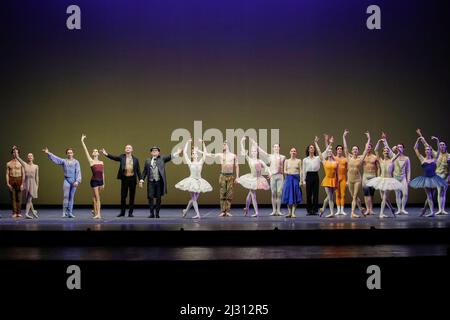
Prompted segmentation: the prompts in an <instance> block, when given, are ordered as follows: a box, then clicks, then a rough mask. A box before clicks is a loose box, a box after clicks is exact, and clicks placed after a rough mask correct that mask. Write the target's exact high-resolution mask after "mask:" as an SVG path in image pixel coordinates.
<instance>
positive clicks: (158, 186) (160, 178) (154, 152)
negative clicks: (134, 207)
mask: <svg viewBox="0 0 450 320" xmlns="http://www.w3.org/2000/svg"><path fill="white" fill-rule="evenodd" d="M160 153H161V149H160V148H159V147H157V146H154V147H151V148H150V155H151V157H150V158H148V159H147V160H146V161H145V165H144V171H143V172H142V178H141V180H140V181H139V186H140V187H142V186H143V184H144V180H145V178H148V180H147V197H148V205H149V208H150V216H149V218H155V217H156V218H159V210H160V208H161V197H162V196H163V195H165V194H166V193H167V178H166V168H165V165H166V162H168V161H170V160H172V157H176V156H178V155H179V154H180V153H181V149H178V151H177V152H176V153H174V154H171V155H168V156H161V155H160ZM155 199H156V206H155V203H154V200H155ZM155 210H156V212H155Z"/></svg>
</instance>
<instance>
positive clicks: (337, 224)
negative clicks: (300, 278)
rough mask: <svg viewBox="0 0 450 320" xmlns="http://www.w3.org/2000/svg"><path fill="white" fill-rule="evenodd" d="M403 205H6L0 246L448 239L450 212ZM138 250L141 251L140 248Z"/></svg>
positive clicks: (309, 243) (419, 241) (416, 242)
mask: <svg viewBox="0 0 450 320" xmlns="http://www.w3.org/2000/svg"><path fill="white" fill-rule="evenodd" d="M408 210H409V215H408V216H406V215H401V216H397V217H396V218H394V217H393V216H392V214H391V213H389V214H390V216H391V217H390V218H384V219H380V218H378V215H377V214H375V215H371V216H368V217H365V218H364V217H361V218H359V219H352V218H350V216H349V215H347V216H339V217H335V218H319V217H318V216H306V215H305V214H306V212H305V209H299V210H298V211H297V218H295V219H288V218H285V217H273V216H270V215H269V214H270V212H271V210H270V209H269V208H262V209H260V216H259V217H257V218H255V217H251V216H247V217H244V216H243V214H242V209H240V208H235V209H234V210H232V214H233V216H232V217H226V218H224V217H218V213H219V212H218V210H217V209H216V208H201V210H200V212H201V215H202V218H201V219H192V218H190V217H192V215H193V212H192V211H191V212H190V213H189V214H188V216H187V217H186V218H182V217H181V209H179V208H165V209H162V210H161V212H160V216H161V218H159V219H156V218H154V219H151V218H148V210H146V209H143V208H140V209H136V210H135V212H134V217H133V218H129V217H121V218H118V217H117V214H118V210H117V209H104V210H103V211H102V216H103V218H102V219H101V220H94V219H92V215H91V212H90V209H77V210H75V212H74V213H75V216H76V217H75V218H73V219H69V218H62V217H61V210H59V209H42V210H39V211H38V214H39V219H23V218H22V219H12V218H11V217H10V216H7V215H6V212H5V211H3V212H2V219H0V246H3V247H7V246H13V247H14V246H37V247H39V246H40V247H55V246H60V247H62V246H67V247H95V246H97V247H110V248H111V250H114V247H116V246H121V247H157V246H161V247H180V246H181V247H186V246H193V247H196V246H199V247H226V246H232V247H245V246H249V247H261V248H262V247H270V246H277V247H286V248H287V247H290V246H335V245H340V246H363V245H369V246H370V245H435V244H448V243H450V217H449V216H436V217H434V218H427V217H420V216H419V215H420V209H419V208H409V209H408ZM377 211H378V208H376V209H375V212H377ZM313 251H314V250H309V251H308V250H306V251H304V252H303V253H302V254H300V256H301V257H306V256H308V252H313ZM135 252H137V253H138V251H135ZM224 252H225V251H224ZM361 252H364V250H362V251H361ZM367 252H370V250H369V251H367ZM174 255H175V256H176V254H174ZM202 255H204V254H200V253H199V256H202ZM138 256H142V255H141V254H140V253H139V254H138ZM193 256H195V254H193ZM222 256H223V255H222ZM230 258H233V256H232V255H230Z"/></svg>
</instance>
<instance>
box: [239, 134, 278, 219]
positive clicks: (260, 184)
mask: <svg viewBox="0 0 450 320" xmlns="http://www.w3.org/2000/svg"><path fill="white" fill-rule="evenodd" d="M244 141H245V137H243V138H242V139H241V155H243V156H245V159H246V160H247V162H248V165H249V167H250V173H247V174H244V175H242V176H240V177H239V178H237V179H236V181H237V182H238V183H239V184H240V185H241V186H243V187H244V188H246V189H248V194H247V198H246V199H245V208H244V216H247V214H248V210H249V209H250V202H251V203H252V204H253V209H254V210H255V213H254V214H252V217H257V216H258V202H257V201H256V190H261V189H262V190H269V189H270V187H269V183H268V182H267V179H266V178H264V177H263V175H262V169H263V168H265V169H266V170H267V171H268V172H269V177H270V175H271V172H270V169H269V167H268V166H267V165H266V164H265V163H264V161H262V160H260V159H258V147H257V146H256V144H252V146H251V148H250V156H248V155H247V151H246V150H245V147H244Z"/></svg>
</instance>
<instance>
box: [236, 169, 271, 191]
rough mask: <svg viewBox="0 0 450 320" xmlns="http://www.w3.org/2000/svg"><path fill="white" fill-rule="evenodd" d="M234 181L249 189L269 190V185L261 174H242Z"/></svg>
mask: <svg viewBox="0 0 450 320" xmlns="http://www.w3.org/2000/svg"><path fill="white" fill-rule="evenodd" d="M236 181H237V182H238V183H239V184H240V185H241V186H243V187H244V188H246V189H250V190H260V189H262V190H269V189H270V186H269V183H268V182H267V180H266V178H264V177H263V176H260V177H255V176H253V175H252V174H250V173H247V174H244V175H243V176H240V177H239V178H237V179H236Z"/></svg>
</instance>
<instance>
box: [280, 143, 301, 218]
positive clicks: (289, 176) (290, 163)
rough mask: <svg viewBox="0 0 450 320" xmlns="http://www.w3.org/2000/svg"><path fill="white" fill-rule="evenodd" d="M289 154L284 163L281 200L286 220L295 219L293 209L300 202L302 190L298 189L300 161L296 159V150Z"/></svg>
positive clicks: (293, 149) (292, 149) (299, 183)
mask: <svg viewBox="0 0 450 320" xmlns="http://www.w3.org/2000/svg"><path fill="white" fill-rule="evenodd" d="M289 154H290V155H291V157H290V158H289V159H286V161H285V162H284V174H285V175H286V181H285V182H284V186H283V196H282V199H283V203H284V204H286V205H287V208H288V214H287V215H286V218H296V217H297V216H296V215H295V209H296V208H297V206H298V205H299V204H300V203H301V202H302V190H301V189H300V185H301V183H302V180H301V178H302V177H301V176H300V174H301V172H302V160H300V159H298V158H297V149H295V148H291V150H290V152H289Z"/></svg>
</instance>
